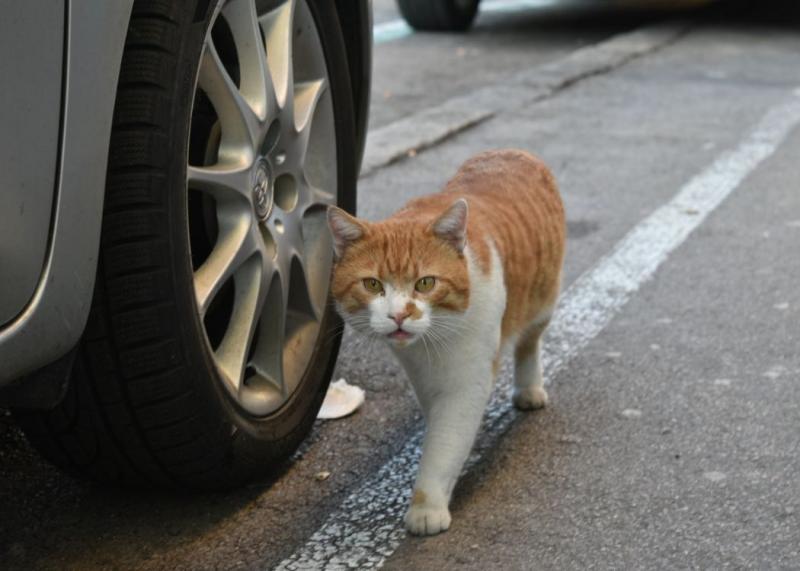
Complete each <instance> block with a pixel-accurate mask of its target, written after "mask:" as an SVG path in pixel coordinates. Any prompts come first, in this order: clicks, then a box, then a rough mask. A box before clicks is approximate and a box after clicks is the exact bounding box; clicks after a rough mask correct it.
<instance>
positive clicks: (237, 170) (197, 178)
mask: <svg viewBox="0 0 800 571" xmlns="http://www.w3.org/2000/svg"><path fill="white" fill-rule="evenodd" d="M186 176H187V179H188V181H189V183H188V184H189V188H192V189H194V190H199V191H202V192H205V193H207V194H210V195H211V196H213V197H214V198H215V199H216V200H218V201H226V200H231V199H232V198H233V197H234V196H237V195H238V197H240V198H241V197H244V198H245V199H247V201H248V202H249V201H250V195H251V190H250V184H249V182H250V169H249V168H247V167H242V166H235V167H228V166H225V165H222V164H216V165H211V166H206V167H196V166H192V165H189V166H188V167H187V170H186Z"/></svg>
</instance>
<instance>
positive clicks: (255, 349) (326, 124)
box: [187, 0, 337, 416]
mask: <svg viewBox="0 0 800 571" xmlns="http://www.w3.org/2000/svg"><path fill="white" fill-rule="evenodd" d="M336 165H337V162H336V142H335V132H334V117H333V102H332V97H331V94H330V89H329V78H328V72H327V66H326V62H325V54H324V51H323V47H322V44H321V41H320V37H319V33H318V32H317V29H316V25H315V23H314V19H313V17H312V15H311V12H310V10H309V8H308V6H306V5H305V3H303V2H301V1H299V0H286V1H282V2H279V3H275V2H273V3H271V5H268V6H263V3H262V2H260V1H256V0H229V1H227V2H225V3H224V5H223V6H222V8H221V10H220V11H219V13H218V14H217V17H216V19H215V21H214V22H213V23H212V26H210V27H209V33H208V34H207V37H206V40H205V45H204V48H203V55H202V59H201V62H200V68H199V73H198V81H197V92H196V94H195V106H194V108H193V115H192V127H191V134H190V153H189V161H188V166H187V186H188V191H189V233H190V242H191V243H190V245H191V249H192V263H193V269H194V292H195V299H196V305H197V309H198V312H199V314H200V317H201V320H202V321H203V327H204V332H205V335H206V340H207V342H208V345H209V349H210V351H211V355H212V357H213V360H214V364H215V366H216V368H217V371H218V373H219V376H220V378H221V379H222V383H223V385H224V386H225V388H226V390H227V391H228V393H229V394H230V395H231V396H232V397H233V399H234V400H235V402H237V403H238V404H239V405H240V406H241V407H242V408H244V409H245V410H246V411H247V412H249V413H250V414H252V415H255V416H265V415H269V414H271V413H273V412H274V411H276V410H278V409H279V408H280V407H281V406H282V405H284V404H285V403H286V402H287V401H288V400H289V398H290V397H291V396H292V394H294V392H295V391H296V390H297V388H298V386H299V384H300V381H301V379H302V377H303V375H304V373H305V371H306V368H307V367H308V365H309V363H310V362H311V360H312V358H313V354H314V351H315V348H316V347H317V344H318V343H319V341H320V333H321V327H320V326H321V322H322V318H323V315H324V312H325V309H326V303H327V298H328V282H329V275H330V269H331V264H332V248H331V244H330V237H329V234H328V231H327V227H326V225H325V224H326V223H325V210H326V208H327V205H329V204H335V203H336V187H337V172H336V169H337V166H336ZM198 213H199V214H198Z"/></svg>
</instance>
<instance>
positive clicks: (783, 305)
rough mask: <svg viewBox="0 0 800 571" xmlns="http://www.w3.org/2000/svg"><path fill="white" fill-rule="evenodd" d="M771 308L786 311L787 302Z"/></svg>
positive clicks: (787, 307)
mask: <svg viewBox="0 0 800 571" xmlns="http://www.w3.org/2000/svg"><path fill="white" fill-rule="evenodd" d="M772 307H774V308H775V309H777V310H779V311H786V310H787V309H789V302H787V301H784V302H782V303H776V304H775V305H773V306H772Z"/></svg>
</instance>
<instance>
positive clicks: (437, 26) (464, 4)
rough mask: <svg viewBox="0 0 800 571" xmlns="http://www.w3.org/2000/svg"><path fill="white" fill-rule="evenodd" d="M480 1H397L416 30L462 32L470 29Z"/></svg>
mask: <svg viewBox="0 0 800 571" xmlns="http://www.w3.org/2000/svg"><path fill="white" fill-rule="evenodd" d="M479 1H480V0H397V6H398V8H400V13H401V14H402V15H403V18H405V20H406V22H408V23H409V25H410V26H411V27H413V28H414V29H416V30H422V31H433V32H438V31H449V32H460V31H464V30H467V29H469V27H470V26H471V25H472V22H473V21H474V20H475V16H476V15H477V13H478V3H479Z"/></svg>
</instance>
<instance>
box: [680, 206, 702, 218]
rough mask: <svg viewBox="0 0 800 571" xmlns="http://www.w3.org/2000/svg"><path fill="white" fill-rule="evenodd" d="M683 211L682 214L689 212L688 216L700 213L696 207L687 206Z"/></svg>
mask: <svg viewBox="0 0 800 571" xmlns="http://www.w3.org/2000/svg"><path fill="white" fill-rule="evenodd" d="M683 212H684V214H689V215H690V216H697V215H698V214H700V211H699V210H697V209H696V208H687V209H686V210H684V211H683Z"/></svg>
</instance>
